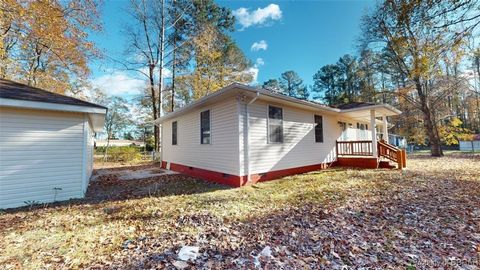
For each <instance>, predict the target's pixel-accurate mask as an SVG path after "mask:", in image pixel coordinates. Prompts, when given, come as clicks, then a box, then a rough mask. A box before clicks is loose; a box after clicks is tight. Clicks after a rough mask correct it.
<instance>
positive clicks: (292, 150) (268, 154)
mask: <svg viewBox="0 0 480 270" xmlns="http://www.w3.org/2000/svg"><path fill="white" fill-rule="evenodd" d="M268 105H272V106H278V107H281V108H282V109H283V143H280V144H279V143H277V144H275V143H274V144H269V143H268V139H267V132H268V131H267V130H268V128H267V116H268V112H267V110H268ZM314 114H320V112H313V111H306V110H300V109H296V108H293V107H288V106H285V105H281V106H280V105H276V104H270V103H266V102H265V101H256V102H255V103H253V104H252V105H250V165H251V173H265V172H269V171H276V170H283V169H289V168H295V167H302V166H308V165H314V164H320V163H327V162H332V161H335V159H336V156H335V141H336V139H337V138H338V137H339V136H340V134H341V130H340V126H339V125H338V123H337V119H336V117H335V116H330V115H326V114H321V115H322V116H323V132H324V140H323V141H324V142H323V143H315V131H314Z"/></svg>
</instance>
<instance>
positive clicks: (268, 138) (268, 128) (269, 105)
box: [267, 104, 285, 144]
mask: <svg viewBox="0 0 480 270" xmlns="http://www.w3.org/2000/svg"><path fill="white" fill-rule="evenodd" d="M270 107H275V108H280V109H282V141H281V142H272V141H270ZM283 121H284V113H283V107H281V106H277V105H271V104H268V105H267V144H283V143H284V142H285V136H284V135H285V132H284V124H283Z"/></svg>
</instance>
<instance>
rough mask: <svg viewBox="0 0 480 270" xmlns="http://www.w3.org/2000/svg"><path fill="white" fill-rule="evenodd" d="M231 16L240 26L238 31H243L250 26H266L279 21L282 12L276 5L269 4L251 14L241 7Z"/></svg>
mask: <svg viewBox="0 0 480 270" xmlns="http://www.w3.org/2000/svg"><path fill="white" fill-rule="evenodd" d="M233 15H234V16H235V18H237V21H238V23H239V24H240V25H241V26H242V28H241V29H240V30H243V29H245V28H247V27H250V26H252V25H266V24H268V23H271V22H272V21H277V20H280V19H281V18H282V11H281V10H280V7H279V6H278V5H276V4H270V5H268V6H266V7H264V8H258V9H257V10H254V11H251V12H250V11H249V10H248V8H243V7H242V8H239V9H236V10H234V11H233Z"/></svg>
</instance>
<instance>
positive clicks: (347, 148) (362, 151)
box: [336, 140, 407, 169]
mask: <svg viewBox="0 0 480 270" xmlns="http://www.w3.org/2000/svg"><path fill="white" fill-rule="evenodd" d="M336 150H337V156H339V157H340V156H367V157H371V156H373V149H372V141H370V140H368V141H367V140H365V141H337V142H336ZM377 154H378V157H384V158H386V159H389V160H391V161H393V162H396V163H397V164H398V168H399V169H403V168H405V167H406V165H407V154H406V151H405V150H404V149H400V148H397V147H395V146H393V145H391V144H389V143H386V142H385V141H384V140H380V141H378V142H377Z"/></svg>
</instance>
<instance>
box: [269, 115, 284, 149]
mask: <svg viewBox="0 0 480 270" xmlns="http://www.w3.org/2000/svg"><path fill="white" fill-rule="evenodd" d="M268 142H269V143H283V109H282V108H279V107H274V106H268Z"/></svg>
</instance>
